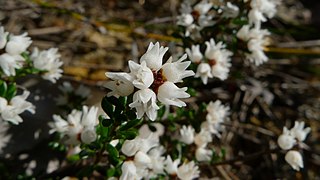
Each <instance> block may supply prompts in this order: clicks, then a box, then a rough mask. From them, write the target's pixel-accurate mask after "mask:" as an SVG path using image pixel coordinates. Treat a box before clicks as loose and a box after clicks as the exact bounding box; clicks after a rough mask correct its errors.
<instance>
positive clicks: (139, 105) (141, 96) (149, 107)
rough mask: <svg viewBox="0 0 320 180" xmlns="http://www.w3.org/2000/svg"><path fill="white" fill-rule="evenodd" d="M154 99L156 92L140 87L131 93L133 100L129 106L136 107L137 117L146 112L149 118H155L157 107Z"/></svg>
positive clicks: (155, 98)
mask: <svg viewBox="0 0 320 180" xmlns="http://www.w3.org/2000/svg"><path fill="white" fill-rule="evenodd" d="M156 100H157V97H156V94H155V93H154V92H153V91H152V90H151V89H141V90H139V91H137V92H135V93H134V94H133V102H132V103H131V104H129V107H131V108H136V110H137V116H138V118H139V119H140V118H142V116H143V115H144V114H145V113H146V114H147V116H148V118H149V119H150V120H155V119H156V118H157V110H158V109H159V106H158V105H157V104H156Z"/></svg>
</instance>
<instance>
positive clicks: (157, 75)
mask: <svg viewBox="0 0 320 180" xmlns="http://www.w3.org/2000/svg"><path fill="white" fill-rule="evenodd" d="M152 73H153V79H154V81H153V83H152V85H151V89H152V90H153V91H154V92H155V93H156V94H158V89H159V87H160V86H161V85H162V84H163V83H164V82H166V81H167V78H166V77H165V76H164V75H162V69H160V70H159V71H158V72H156V71H152Z"/></svg>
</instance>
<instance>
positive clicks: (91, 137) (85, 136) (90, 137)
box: [80, 128, 97, 144]
mask: <svg viewBox="0 0 320 180" xmlns="http://www.w3.org/2000/svg"><path fill="white" fill-rule="evenodd" d="M80 138H81V141H82V142H84V143H86V144H90V143H92V142H93V141H95V140H96V139H97V133H96V130H95V129H94V128H84V130H83V131H82V132H81V136H80Z"/></svg>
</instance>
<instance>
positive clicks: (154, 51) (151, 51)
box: [140, 42, 169, 71]
mask: <svg viewBox="0 0 320 180" xmlns="http://www.w3.org/2000/svg"><path fill="white" fill-rule="evenodd" d="M168 49H169V48H168V47H163V46H161V47H160V44H159V42H157V43H156V44H153V43H152V42H150V44H149V47H148V50H147V52H146V53H145V54H144V55H143V56H141V58H140V63H142V62H143V61H145V62H146V64H147V66H148V67H149V68H150V69H151V70H156V71H157V70H159V69H160V68H161V66H162V59H163V56H164V54H165V53H166V52H167V51H168Z"/></svg>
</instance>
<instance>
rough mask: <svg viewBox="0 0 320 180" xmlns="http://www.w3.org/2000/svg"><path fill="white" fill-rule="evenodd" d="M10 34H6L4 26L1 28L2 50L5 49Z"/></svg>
mask: <svg viewBox="0 0 320 180" xmlns="http://www.w3.org/2000/svg"><path fill="white" fill-rule="evenodd" d="M8 35H9V32H5V31H4V28H3V26H1V27H0V49H3V48H4V47H5V45H6V44H7V41H8V40H7V38H8Z"/></svg>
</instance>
